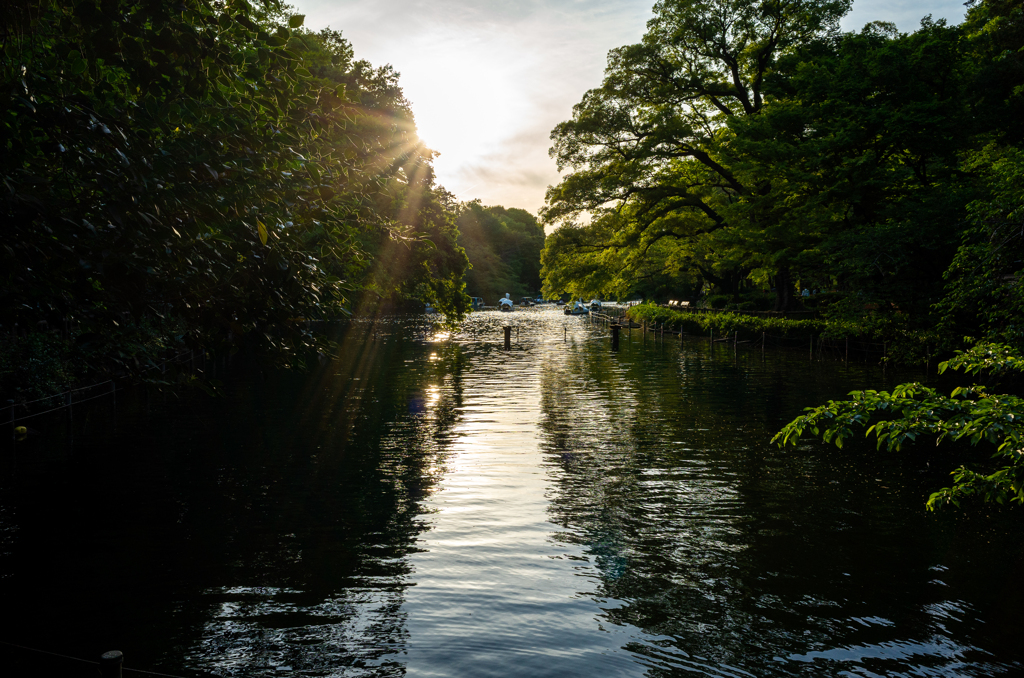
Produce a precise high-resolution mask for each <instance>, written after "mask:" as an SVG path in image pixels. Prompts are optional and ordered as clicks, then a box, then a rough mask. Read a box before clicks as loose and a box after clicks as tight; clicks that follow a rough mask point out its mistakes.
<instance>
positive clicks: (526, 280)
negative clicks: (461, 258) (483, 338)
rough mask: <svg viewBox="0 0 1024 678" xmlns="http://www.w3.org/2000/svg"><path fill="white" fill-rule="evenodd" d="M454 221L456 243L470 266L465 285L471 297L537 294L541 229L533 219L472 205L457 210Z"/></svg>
mask: <svg viewBox="0 0 1024 678" xmlns="http://www.w3.org/2000/svg"><path fill="white" fill-rule="evenodd" d="M457 221H458V228H459V243H460V244H461V245H462V246H463V247H464V248H465V249H466V254H467V256H468V257H469V261H470V264H471V265H472V269H471V270H470V271H469V272H468V274H467V275H466V285H467V288H468V290H469V292H470V293H471V294H472V295H473V296H478V297H483V298H484V299H493V300H496V299H498V298H499V297H502V296H504V295H505V294H506V293H508V294H511V295H513V297H520V296H527V295H529V296H533V295H534V294H536V293H537V292H538V291H539V290H540V250H541V247H542V246H543V245H544V229H543V228H542V227H541V226H540V224H538V223H537V218H536V217H534V216H533V215H532V214H530V213H529V212H527V211H526V210H522V209H518V208H515V207H513V208H505V207H502V206H500V205H493V206H490V207H485V206H483V205H481V204H480V202H479V201H473V202H469V203H465V204H463V205H462V206H461V207H460V208H459V216H458V220H457ZM495 303H496V302H495Z"/></svg>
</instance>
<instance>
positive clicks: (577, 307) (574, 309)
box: [562, 301, 590, 315]
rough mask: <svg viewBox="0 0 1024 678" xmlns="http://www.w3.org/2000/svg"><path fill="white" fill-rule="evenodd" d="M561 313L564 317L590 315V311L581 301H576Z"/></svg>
mask: <svg viewBox="0 0 1024 678" xmlns="http://www.w3.org/2000/svg"><path fill="white" fill-rule="evenodd" d="M562 313H564V314H565V315H587V314H588V313H590V309H589V308H587V307H586V306H585V305H584V304H583V302H582V301H576V302H573V303H572V304H571V305H569V306H566V307H565V310H564V311H562Z"/></svg>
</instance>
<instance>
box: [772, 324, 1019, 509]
mask: <svg viewBox="0 0 1024 678" xmlns="http://www.w3.org/2000/svg"><path fill="white" fill-rule="evenodd" d="M1022 367H1024V360H1022V358H1021V357H1020V356H1019V355H1017V353H1016V352H1015V351H1014V350H1013V349H1012V348H1011V347H1009V346H1007V345H1005V344H993V343H979V344H977V345H975V346H974V347H973V348H972V349H970V350H968V351H963V352H958V353H957V356H956V357H955V358H953V359H952V360H949V361H947V362H945V363H942V364H940V365H939V371H940V372H944V371H946V370H947V369H952V370H963V371H964V372H966V373H968V374H978V373H980V372H990V373H994V374H999V373H1008V372H1019V371H1021V369H1022ZM805 412H806V414H804V415H801V416H799V417H797V418H796V419H794V420H793V421H791V422H790V423H788V424H786V426H785V427H783V429H782V430H781V431H779V432H778V433H777V434H776V435H775V437H774V438H773V439H772V442H776V443H778V444H779V445H780V446H785V445H787V444H794V445H795V444H796V443H797V442H798V441H799V440H800V437H801V436H802V435H804V434H805V433H806V432H808V431H809V432H810V433H812V434H814V435H815V436H820V437H821V438H822V439H823V440H824V441H825V442H832V443H835V444H836V445H837V446H838V447H842V446H843V442H844V441H846V440H848V439H850V438H851V437H852V436H853V435H854V431H855V429H857V428H866V432H865V435H866V436H868V437H870V436H871V435H872V434H873V435H874V436H875V439H876V442H877V446H878V448H879V449H881V447H882V446H883V445H884V446H885V448H886V449H887V450H888V451H890V452H898V451H900V449H901V448H902V447H903V445H904V444H906V443H911V442H914V441H916V440H917V439H918V438H920V437H927V438H929V439H934V440H935V442H936V443H941V442H942V441H943V440H946V439H951V440H964V441H969V442H970V443H971V445H977V444H979V443H982V442H984V443H987V444H988V445H991V446H993V447H994V448H995V452H994V455H993V456H994V458H996V459H998V460H1000V461H1001V462H1002V463H1003V464H1005V465H1004V466H1002V467H1001V468H997V469H994V470H988V471H985V472H977V471H974V470H971V469H968V468H967V467H966V466H961V467H960V468H958V469H957V470H956V471H954V472H953V474H952V475H953V485H952V486H950V487H946V488H942V489H941V490H939V491H937V492H935V493H933V494H932V495H931V497H929V499H928V502H927V507H928V509H929V510H934V509H935V508H937V507H940V506H943V505H946V504H953V505H954V506H959V505H960V502H961V501H962V500H963V499H965V498H968V497H977V498H980V499H982V500H983V501H986V502H995V503H999V504H1002V503H1004V502H1007V501H1011V502H1017V503H1024V399H1022V398H1019V397H1017V396H1013V395H1001V394H993V393H989V392H988V389H987V388H986V387H985V386H981V385H973V386H966V387H959V388H956V389H954V390H953V391H952V393H951V394H950V395H949V396H948V397H947V396H943V395H942V394H940V393H939V392H938V391H936V390H935V389H932V388H928V387H926V386H922V385H921V384H918V383H907V384H900V385H899V386H897V387H895V388H894V389H893V390H892V392H891V393H890V392H886V391H872V390H866V391H853V392H851V393H850V399H849V400H840V401H835V400H830V401H829V402H828V403H826V404H825V405H821V406H819V407H813V408H806V410H805Z"/></svg>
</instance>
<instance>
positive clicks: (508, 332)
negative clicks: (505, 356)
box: [502, 325, 512, 351]
mask: <svg viewBox="0 0 1024 678" xmlns="http://www.w3.org/2000/svg"><path fill="white" fill-rule="evenodd" d="M502 329H504V330H505V350H506V351H508V350H511V348H512V326H511V325H506V326H505V327H503V328H502Z"/></svg>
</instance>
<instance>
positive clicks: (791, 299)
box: [773, 267, 800, 313]
mask: <svg viewBox="0 0 1024 678" xmlns="http://www.w3.org/2000/svg"><path fill="white" fill-rule="evenodd" d="M799 307H800V298H799V297H795V296H794V295H793V279H792V277H791V276H790V273H789V269H788V268H786V267H783V268H780V269H779V272H778V273H777V274H776V275H775V308H774V309H773V310H775V311H779V312H783V313H785V312H786V311H795V310H797V309H798V308H799Z"/></svg>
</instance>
